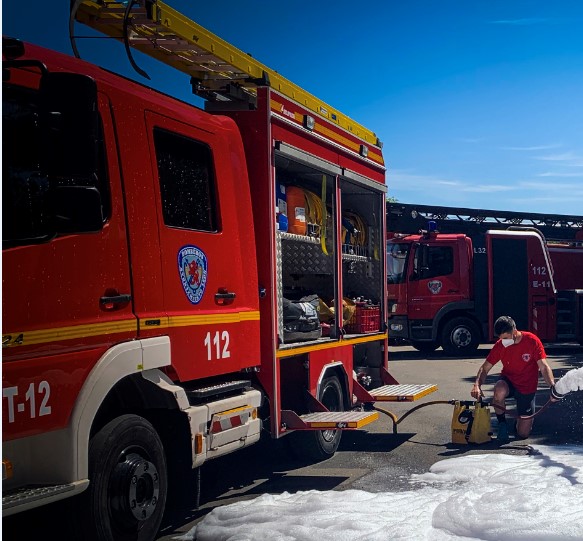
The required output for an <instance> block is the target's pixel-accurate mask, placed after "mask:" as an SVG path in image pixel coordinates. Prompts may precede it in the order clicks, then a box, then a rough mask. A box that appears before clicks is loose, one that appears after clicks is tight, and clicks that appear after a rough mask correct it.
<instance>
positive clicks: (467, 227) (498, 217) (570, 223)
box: [387, 202, 583, 242]
mask: <svg viewBox="0 0 583 541" xmlns="http://www.w3.org/2000/svg"><path fill="white" fill-rule="evenodd" d="M429 220H434V221H436V222H437V229H438V230H439V232H440V233H464V234H466V235H468V236H470V237H471V236H472V235H477V234H483V233H485V232H486V231H488V230H490V229H508V228H510V227H513V228H515V227H517V226H520V227H525V228H536V229H538V230H539V231H540V232H541V233H542V234H543V235H544V236H545V237H546V239H547V241H549V242H552V241H555V240H556V241H575V240H577V241H583V216H572V215H562V214H536V213H527V212H513V211H503V210H486V209H470V208H461V207H438V206H433V205H414V204H404V203H395V202H387V229H388V230H389V231H391V232H395V233H408V234H414V233H418V232H419V230H420V229H426V228H427V221H429Z"/></svg>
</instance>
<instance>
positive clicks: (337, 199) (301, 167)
mask: <svg viewBox="0 0 583 541" xmlns="http://www.w3.org/2000/svg"><path fill="white" fill-rule="evenodd" d="M274 161H275V184H276V186H275V199H276V200H275V208H276V224H277V225H276V237H277V238H276V253H277V261H278V264H277V276H276V281H277V285H278V300H277V306H278V335H279V344H280V348H282V347H283V348H286V347H293V345H294V344H296V345H297V344H299V343H301V344H302V345H306V344H307V343H321V342H326V341H329V340H335V339H338V338H339V337H340V336H342V335H347V334H350V335H358V334H368V333H374V332H380V331H381V321H382V310H383V302H382V301H383V287H384V280H383V278H382V276H383V273H384V261H383V258H382V257H381V254H382V250H381V245H380V242H381V239H382V235H381V231H382V217H383V212H384V192H383V191H382V190H378V189H376V186H374V185H373V183H372V182H370V181H368V180H367V179H365V178H364V177H360V176H359V175H356V174H354V173H350V172H347V171H346V170H341V169H340V168H338V167H337V166H335V165H334V164H331V163H328V162H325V161H323V160H312V161H311V163H308V162H306V161H302V160H301V159H298V160H297V161H296V160H294V159H291V158H290V157H289V156H286V155H282V154H279V153H276V154H275V160H274ZM348 175H350V176H348ZM323 202H324V204H323ZM340 292H342V294H340ZM340 297H341V298H340ZM290 302H291V303H293V308H294V309H295V307H296V306H297V305H298V302H302V303H303V304H302V306H303V307H304V308H305V309H306V310H307V312H311V309H310V307H309V306H306V303H307V304H311V305H312V307H313V308H315V311H316V314H317V316H318V319H319V325H318V328H315V327H316V326H315V324H313V318H314V313H313V312H312V315H311V316H308V314H307V313H304V314H302V315H299V317H300V318H301V319H302V321H303V325H302V324H298V323H297V321H295V320H294V316H293V315H292V314H291V312H290ZM337 306H342V310H341V313H342V317H341V316H340V315H339V311H337V310H336V307H337ZM310 318H312V319H311V322H312V324H311V325H309V324H308V323H307V321H306V320H307V319H310ZM290 322H291V323H290ZM300 327H302V328H300Z"/></svg>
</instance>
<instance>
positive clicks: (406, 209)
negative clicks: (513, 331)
mask: <svg viewBox="0 0 583 541" xmlns="http://www.w3.org/2000/svg"><path fill="white" fill-rule="evenodd" d="M387 228H388V230H389V232H390V237H391V238H390V239H389V241H388V254H387V261H388V264H387V267H388V268H387V280H388V301H389V309H388V311H389V313H388V321H389V334H390V337H391V339H394V340H395V341H396V342H398V341H405V342H407V343H410V344H412V345H413V346H414V347H416V348H417V349H419V350H421V351H433V350H435V349H437V348H438V347H439V346H441V347H442V348H443V349H444V350H445V352H446V353H447V354H451V355H458V356H463V355H467V354H469V353H471V352H473V351H474V350H475V349H476V348H477V347H478V345H479V344H480V343H483V342H489V341H492V340H493V339H494V338H495V337H494V334H493V324H494V321H495V319H496V318H497V317H498V316H501V315H510V316H512V317H513V318H514V319H515V321H516V323H517V326H518V327H519V328H520V329H524V330H529V331H532V332H534V333H536V334H537V335H538V336H539V337H540V339H541V340H542V341H543V342H571V343H573V342H574V343H583V217H581V216H565V215H543V214H526V213H518V212H504V211H492V210H477V209H467V208H453V207H434V206H427V205H408V204H401V203H388V204H387Z"/></svg>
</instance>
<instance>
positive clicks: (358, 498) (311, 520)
mask: <svg viewBox="0 0 583 541" xmlns="http://www.w3.org/2000/svg"><path fill="white" fill-rule="evenodd" d="M411 484H412V489H411V490H410V491H406V492H381V493H376V494H375V493H369V492H365V491H362V490H345V491H326V492H320V491H316V490H311V491H307V492H297V493H295V494H289V493H287V492H285V493H283V494H279V495H271V494H264V495H262V496H260V497H258V498H255V499H253V500H247V501H242V502H237V503H234V504H232V505H226V506H223V507H218V508H216V509H214V510H213V511H212V512H211V513H209V514H208V515H207V516H206V517H205V518H204V519H203V520H202V521H201V522H200V523H199V524H197V525H196V526H195V527H194V528H193V529H192V530H191V531H190V532H188V534H186V535H184V536H181V537H178V538H177V539H181V540H196V541H259V540H261V541H387V540H407V541H412V540H426V541H446V540H448V541H471V540H484V541H522V540H524V541H555V540H556V541H559V540H561V541H581V540H583V447H577V446H565V447H546V446H536V447H535V448H534V453H533V454H530V455H527V456H516V455H507V454H480V455H468V456H463V457H458V458H450V459H447V460H443V461H440V462H437V463H436V464H434V465H433V466H432V467H431V469H430V471H429V472H428V473H425V474H422V475H413V476H412V478H411Z"/></svg>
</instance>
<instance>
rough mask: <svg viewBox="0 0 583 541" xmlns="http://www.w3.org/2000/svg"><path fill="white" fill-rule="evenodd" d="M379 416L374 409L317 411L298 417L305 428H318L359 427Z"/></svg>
mask: <svg viewBox="0 0 583 541" xmlns="http://www.w3.org/2000/svg"><path fill="white" fill-rule="evenodd" d="M378 417H379V414H378V412H376V411H319V412H316V413H307V414H306V415H301V416H300V419H301V420H302V421H303V422H304V423H305V424H306V428H317V429H320V430H330V429H345V428H361V427H363V426H365V425H368V424H370V423H372V422H374V421H376V420H377V419H378Z"/></svg>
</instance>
